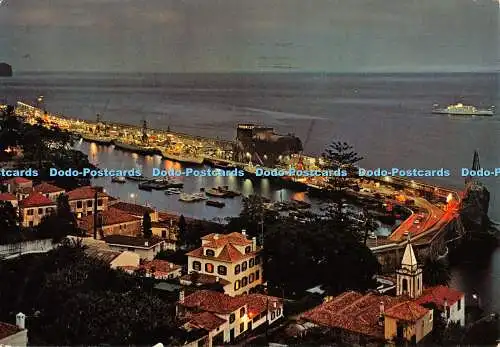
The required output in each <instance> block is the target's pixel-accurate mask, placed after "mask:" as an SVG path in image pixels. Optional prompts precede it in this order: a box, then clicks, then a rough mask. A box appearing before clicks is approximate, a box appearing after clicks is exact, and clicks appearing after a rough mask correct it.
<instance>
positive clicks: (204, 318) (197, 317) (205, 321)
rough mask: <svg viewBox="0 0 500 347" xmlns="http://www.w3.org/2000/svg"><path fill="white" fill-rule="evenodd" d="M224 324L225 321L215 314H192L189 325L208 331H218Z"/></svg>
mask: <svg viewBox="0 0 500 347" xmlns="http://www.w3.org/2000/svg"><path fill="white" fill-rule="evenodd" d="M224 323H226V320H225V319H222V318H220V317H217V316H216V315H214V314H213V313H210V312H197V313H192V314H191V315H190V316H189V322H188V325H189V326H191V327H193V328H201V329H204V330H206V331H212V330H214V329H217V328H218V327H220V326H221V325H222V324H224Z"/></svg>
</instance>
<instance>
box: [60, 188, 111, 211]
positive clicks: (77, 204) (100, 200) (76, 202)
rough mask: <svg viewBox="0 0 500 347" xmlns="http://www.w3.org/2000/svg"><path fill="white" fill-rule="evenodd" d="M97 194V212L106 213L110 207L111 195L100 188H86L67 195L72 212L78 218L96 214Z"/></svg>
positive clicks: (72, 191) (74, 190) (77, 189)
mask: <svg viewBox="0 0 500 347" xmlns="http://www.w3.org/2000/svg"><path fill="white" fill-rule="evenodd" d="M96 193H97V211H105V210H107V209H108V205H109V195H108V194H106V193H104V192H103V191H102V189H101V188H99V187H92V186H84V187H79V188H76V189H73V190H70V191H69V192H67V193H66V195H67V196H68V200H69V204H70V206H71V210H72V211H73V212H74V213H75V214H76V216H77V218H81V217H83V216H87V215H90V214H92V213H94V200H95V195H96Z"/></svg>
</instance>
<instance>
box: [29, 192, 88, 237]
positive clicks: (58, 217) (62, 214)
mask: <svg viewBox="0 0 500 347" xmlns="http://www.w3.org/2000/svg"><path fill="white" fill-rule="evenodd" d="M37 231H38V235H39V236H40V237H42V238H52V239H53V240H54V241H55V242H59V241H61V240H62V239H63V238H64V237H65V236H68V235H74V236H80V234H81V233H80V231H79V229H78V224H77V220H76V216H75V215H74V213H73V212H72V211H71V207H70V205H69V201H68V196H67V195H64V194H61V195H60V196H58V198H57V209H56V210H55V211H53V212H52V213H51V214H49V215H45V216H44V217H43V218H42V221H41V222H40V224H39V225H38V226H37Z"/></svg>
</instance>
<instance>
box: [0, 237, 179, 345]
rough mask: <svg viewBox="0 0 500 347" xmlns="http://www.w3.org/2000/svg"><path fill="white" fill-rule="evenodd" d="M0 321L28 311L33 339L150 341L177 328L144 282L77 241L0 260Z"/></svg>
mask: <svg viewBox="0 0 500 347" xmlns="http://www.w3.org/2000/svg"><path fill="white" fill-rule="evenodd" d="M0 283H3V284H7V283H8V285H2V286H0V297H1V298H2V305H1V306H0V321H6V322H9V321H12V320H13V317H14V316H15V314H17V313H18V312H23V313H25V314H26V315H27V317H28V318H27V322H26V325H27V327H28V329H29V339H30V343H31V344H33V345H81V344H83V345H97V344H112V345H125V344H126V345H130V344H138V345H139V344H140V345H153V344H155V343H158V342H159V341H161V342H164V343H168V342H169V341H171V340H172V337H173V336H174V335H175V333H176V329H175V328H174V324H173V317H174V313H173V312H174V311H173V306H172V305H171V304H168V303H165V302H163V301H161V300H159V299H158V298H156V297H155V296H153V295H151V294H150V291H151V290H152V289H151V288H148V287H147V283H148V282H142V280H141V279H139V278H135V277H133V276H130V275H127V274H125V273H124V272H122V271H115V270H112V269H110V268H109V264H106V263H103V262H101V261H99V260H97V259H93V258H90V257H87V256H86V255H85V253H84V249H83V248H82V247H81V246H80V245H78V244H76V245H75V244H67V243H66V244H64V245H63V246H61V247H59V248H58V249H57V250H54V251H52V252H50V253H48V254H45V255H36V256H24V257H21V258H17V259H14V260H10V261H3V262H0Z"/></svg>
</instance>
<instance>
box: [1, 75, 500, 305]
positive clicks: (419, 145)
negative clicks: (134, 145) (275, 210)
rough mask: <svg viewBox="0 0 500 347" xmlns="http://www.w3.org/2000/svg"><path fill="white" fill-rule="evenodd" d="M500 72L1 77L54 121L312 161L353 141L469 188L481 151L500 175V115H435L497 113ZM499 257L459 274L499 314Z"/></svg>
mask: <svg viewBox="0 0 500 347" xmlns="http://www.w3.org/2000/svg"><path fill="white" fill-rule="evenodd" d="M499 91H500V85H499V78H498V74H487V73H484V74H475V73H470V74H467V73H456V74H452V73H450V74H299V73H283V74H272V73H267V74H257V73H252V74H242V73H239V74H111V73H18V74H16V75H15V76H14V77H10V78H0V103H15V102H16V101H17V100H22V101H24V102H27V103H32V104H35V103H36V99H37V97H38V96H39V95H43V96H44V98H43V100H44V101H43V104H42V105H40V106H41V107H44V108H45V109H47V110H48V111H50V112H52V113H62V114H64V115H68V116H73V117H80V118H84V119H95V114H96V113H100V114H101V115H102V117H101V119H103V120H108V121H120V122H123V123H131V124H137V125H139V124H140V122H141V121H142V120H143V119H146V120H147V121H148V124H149V125H150V126H151V127H163V128H167V127H170V128H171V129H172V130H174V131H181V132H189V133H193V134H197V135H203V136H213V137H220V138H225V139H233V138H234V137H235V133H236V131H235V127H236V125H237V124H238V123H240V122H253V123H262V124H265V125H269V126H273V127H275V129H276V130H277V131H278V132H280V133H294V134H296V135H297V136H299V137H300V138H301V139H302V141H303V143H304V147H305V152H306V153H309V154H321V153H322V152H323V150H324V149H325V147H326V146H327V145H328V143H330V142H331V141H332V140H341V141H346V142H348V143H350V144H352V145H353V146H354V147H355V150H356V151H357V152H358V153H359V154H360V155H361V156H363V157H364V160H363V161H362V162H361V163H360V165H361V166H363V167H365V168H368V169H375V168H393V167H396V168H404V169H412V168H419V169H420V168H422V169H438V168H445V169H449V170H450V171H451V176H450V177H429V178H422V179H421V180H423V181H428V182H432V183H439V184H441V185H444V186H448V187H453V188H457V189H462V188H463V187H464V177H462V176H461V169H462V168H470V167H471V166H472V159H473V153H474V150H478V152H479V156H480V163H481V166H482V167H483V168H490V169H494V168H496V167H500V161H499V148H498V147H497V145H498V134H500V117H499V116H498V115H497V116H496V117H449V116H443V115H433V114H432V113H431V109H432V107H433V105H434V104H439V105H441V106H446V105H449V104H452V103H457V102H462V103H464V104H470V105H474V106H477V107H484V108H488V107H490V106H492V105H495V106H496V108H497V110H498V109H499V107H498V106H499V104H500V103H499ZM481 181H482V182H483V183H484V184H486V186H487V187H488V189H489V191H490V193H491V201H490V212H489V215H490V217H491V218H492V219H494V220H500V202H499V201H498V199H500V197H499V196H500V177H489V178H484V179H481ZM499 267H500V252H499V251H497V252H496V253H495V254H494V255H493V256H492V260H491V263H490V266H489V267H487V268H484V269H482V270H481V271H473V272H470V271H461V270H457V271H455V272H454V279H453V281H454V283H455V285H456V286H457V287H459V288H462V289H463V290H464V291H466V292H467V293H468V295H469V294H470V293H471V292H472V291H474V292H476V293H480V295H482V296H483V295H484V298H483V300H482V302H483V304H484V305H486V306H487V307H488V309H495V310H497V311H498V310H500V303H499V302H498V300H495V297H498V293H499V289H498V288H500V268H499Z"/></svg>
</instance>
